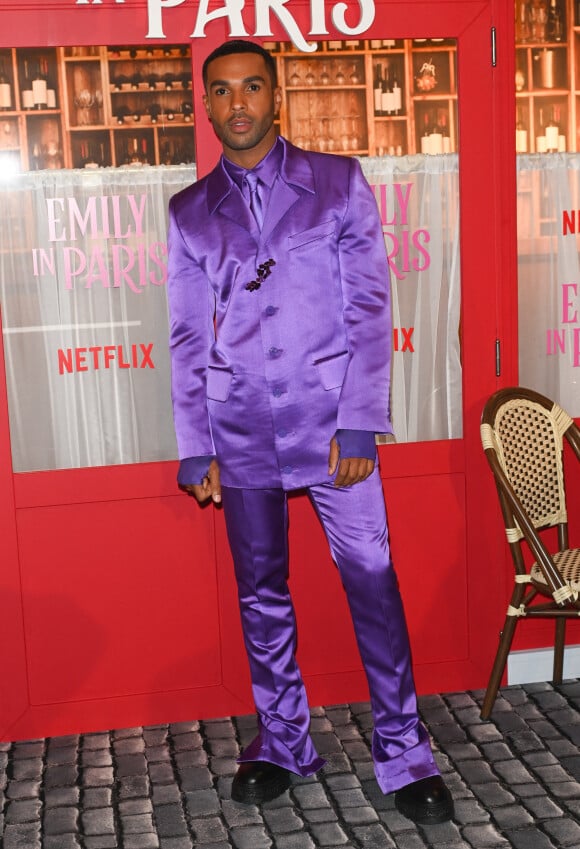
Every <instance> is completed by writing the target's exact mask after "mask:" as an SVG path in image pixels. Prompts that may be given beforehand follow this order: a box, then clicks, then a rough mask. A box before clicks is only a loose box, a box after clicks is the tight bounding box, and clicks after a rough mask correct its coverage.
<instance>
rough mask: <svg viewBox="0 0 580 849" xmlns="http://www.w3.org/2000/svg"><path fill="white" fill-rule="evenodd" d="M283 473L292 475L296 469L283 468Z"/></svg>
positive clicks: (290, 467)
mask: <svg viewBox="0 0 580 849" xmlns="http://www.w3.org/2000/svg"><path fill="white" fill-rule="evenodd" d="M281 471H282V474H283V475H291V474H292V472H293V471H294V469H293V468H292V466H282V469H281Z"/></svg>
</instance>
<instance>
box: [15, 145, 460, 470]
mask: <svg viewBox="0 0 580 849" xmlns="http://www.w3.org/2000/svg"><path fill="white" fill-rule="evenodd" d="M361 162H362V165H363V169H364V171H365V174H366V176H367V178H368V180H369V182H370V184H371V185H372V187H373V190H374V192H375V194H376V197H377V204H378V207H379V211H380V214H381V220H382V224H383V230H384V233H385V243H386V247H387V253H388V265H387V267H385V279H387V276H388V275H389V273H390V278H391V286H392V295H393V318H394V334H393V339H392V340H388V339H385V344H386V345H387V344H392V345H393V349H394V364H393V389H392V407H393V410H394V414H395V420H394V423H395V435H396V437H397V439H398V440H400V441H413V440H427V439H447V438H453V437H460V436H461V369H460V356H459V335H458V327H459V303H460V296H459V292H460V284H459V247H458V245H459V220H458V207H459V198H458V158H457V155H455V154H449V155H445V156H423V155H417V156H414V157H381V158H376V159H368V158H365V159H362V160H361ZM195 177H196V174H195V166H193V165H188V166H169V167H164V166H157V167H150V168H135V169H131V168H129V169H114V168H112V169H98V170H89V171H87V170H54V171H51V170H46V171H40V172H35V173H28V174H20V175H16V176H14V177H12V178H11V179H10V180H7V181H6V182H5V183H4V184H2V185H1V187H0V211H1V213H2V220H3V222H4V224H3V226H2V228H1V229H0V285H1V298H2V310H3V325H4V326H3V329H4V339H5V349H6V363H7V366H6V369H7V379H8V392H9V407H10V425H11V441H12V453H13V464H14V469H15V471H20V472H21V471H31V470H41V469H63V468H73V467H84V466H98V465H112V464H118V463H140V462H151V461H157V460H169V459H174V458H175V456H176V448H175V440H174V433H173V424H172V416H171V405H170V395H169V357H168V347H167V337H168V327H167V307H166V293H165V284H166V269H167V265H166V263H167V248H166V241H165V240H166V228H167V204H168V200H169V197H170V196H171V195H172V194H173V193H175V192H176V191H179V190H180V189H181V188H183V187H184V186H186V185H188V184H189V183H191V182H192V181H193V180H195Z"/></svg>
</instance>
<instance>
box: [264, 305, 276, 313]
mask: <svg viewBox="0 0 580 849" xmlns="http://www.w3.org/2000/svg"><path fill="white" fill-rule="evenodd" d="M264 312H265V313H266V315H276V313H277V312H278V308H277V307H273V306H272V304H270V305H269V306H267V307H266V309H265V310H264Z"/></svg>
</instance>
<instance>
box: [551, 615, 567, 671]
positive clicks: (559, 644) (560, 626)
mask: <svg viewBox="0 0 580 849" xmlns="http://www.w3.org/2000/svg"><path fill="white" fill-rule="evenodd" d="M565 637H566V620H565V619H564V617H563V616H562V617H558V618H557V619H556V638H555V640H554V672H553V675H552V682H553V683H554V684H561V683H562V677H563V674H564V640H565Z"/></svg>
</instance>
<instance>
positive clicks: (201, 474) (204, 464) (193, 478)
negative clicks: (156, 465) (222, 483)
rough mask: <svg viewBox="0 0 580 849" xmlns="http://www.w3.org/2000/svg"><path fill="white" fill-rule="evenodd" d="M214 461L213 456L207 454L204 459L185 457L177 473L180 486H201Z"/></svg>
mask: <svg viewBox="0 0 580 849" xmlns="http://www.w3.org/2000/svg"><path fill="white" fill-rule="evenodd" d="M214 459H215V457H214V455H213V454H205V455H204V456H202V457H185V458H184V459H183V460H181V462H180V463H179V469H178V472H177V483H178V484H179V486H192V485H197V484H201V482H202V481H203V479H204V478H205V476H206V475H207V473H208V472H209V464H210V463H211V461H212V460H214Z"/></svg>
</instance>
